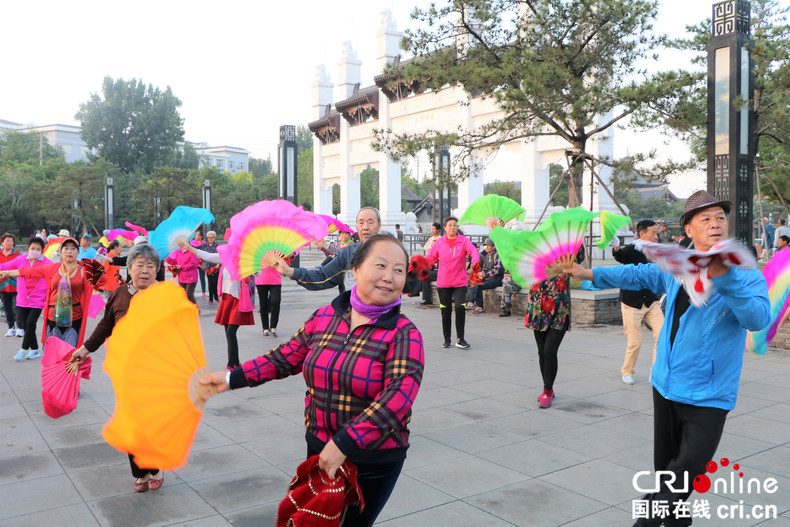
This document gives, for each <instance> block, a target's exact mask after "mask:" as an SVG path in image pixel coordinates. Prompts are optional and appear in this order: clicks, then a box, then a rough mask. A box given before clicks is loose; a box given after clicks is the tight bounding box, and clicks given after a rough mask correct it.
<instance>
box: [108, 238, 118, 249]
mask: <svg viewBox="0 0 790 527" xmlns="http://www.w3.org/2000/svg"><path fill="white" fill-rule="evenodd" d="M120 246H121V242H119V241H118V240H113V241H111V242H110V244H109V245H108V246H107V250H108V251H112V250H113V249H115V248H116V247H120Z"/></svg>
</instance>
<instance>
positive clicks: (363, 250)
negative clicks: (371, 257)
mask: <svg viewBox="0 0 790 527" xmlns="http://www.w3.org/2000/svg"><path fill="white" fill-rule="evenodd" d="M380 242H393V243H396V244H398V247H400V249H401V251H403V257H404V258H405V259H406V265H407V266H408V265H409V253H407V252H406V249H404V248H403V244H402V243H401V242H399V241H398V239H397V238H396V237H395V236H393V235H392V234H389V233H386V232H380V233H378V234H374V235H373V236H371V237H370V238H368V241H366V242H365V243H363V244H362V245H360V246H359V248H358V249H357V251H356V252H355V253H354V256H353V257H352V258H351V268H352V269H356V268H357V267H359V266H360V265H362V263H363V262H364V261H365V259H367V257H368V254H369V253H370V251H371V250H373V246H375V245H376V244H378V243H380Z"/></svg>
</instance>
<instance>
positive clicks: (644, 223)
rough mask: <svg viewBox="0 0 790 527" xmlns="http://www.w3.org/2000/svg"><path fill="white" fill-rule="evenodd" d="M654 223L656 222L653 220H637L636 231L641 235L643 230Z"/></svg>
mask: <svg viewBox="0 0 790 527" xmlns="http://www.w3.org/2000/svg"><path fill="white" fill-rule="evenodd" d="M655 224H656V222H654V221H653V220H639V223H637V224H636V233H637V234H640V235H641V234H642V233H643V232H645V231H646V230H647V229H649V228H650V227H652V226H653V225H655Z"/></svg>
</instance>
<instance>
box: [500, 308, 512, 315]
mask: <svg viewBox="0 0 790 527" xmlns="http://www.w3.org/2000/svg"><path fill="white" fill-rule="evenodd" d="M499 316H500V317H509V316H510V310H509V309H503V310H502V312H501V313H500V314H499Z"/></svg>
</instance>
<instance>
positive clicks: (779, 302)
mask: <svg viewBox="0 0 790 527" xmlns="http://www.w3.org/2000/svg"><path fill="white" fill-rule="evenodd" d="M763 275H764V276H765V280H766V282H768V298H769V299H770V300H771V323H770V324H768V327H766V328H764V329H762V330H760V331H750V332H749V333H748V336H747V338H746V349H748V350H749V351H751V352H753V353H756V354H758V355H765V351H766V349H767V348H768V345H769V344H770V343H771V341H772V340H773V339H774V337H775V336H776V332H777V331H779V328H780V327H781V325H782V323H783V322H786V318H787V313H788V308H790V249H782V250H781V251H779V252H777V253H776V254H775V255H774V257H773V258H771V260H770V261H769V262H768V263H767V264H766V265H765V267H764V268H763Z"/></svg>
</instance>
